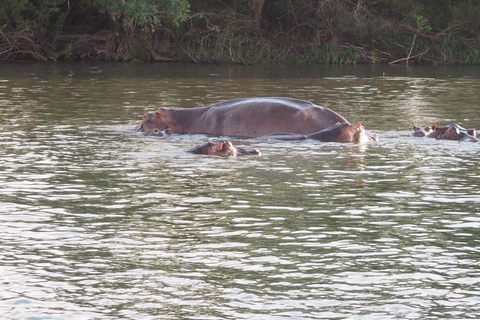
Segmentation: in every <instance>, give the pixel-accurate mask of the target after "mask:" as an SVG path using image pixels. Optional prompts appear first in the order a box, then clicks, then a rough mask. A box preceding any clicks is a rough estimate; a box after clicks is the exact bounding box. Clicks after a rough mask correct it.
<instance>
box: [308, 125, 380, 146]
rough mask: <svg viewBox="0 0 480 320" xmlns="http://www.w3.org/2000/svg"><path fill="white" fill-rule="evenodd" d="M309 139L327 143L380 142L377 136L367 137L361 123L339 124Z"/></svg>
mask: <svg viewBox="0 0 480 320" xmlns="http://www.w3.org/2000/svg"><path fill="white" fill-rule="evenodd" d="M307 138H308V139H315V140H320V141H325V142H365V141H378V137H377V136H376V135H375V134H373V135H370V136H369V135H367V133H366V131H365V127H364V126H362V124H361V123H360V122H359V123H357V124H350V123H348V122H342V123H337V124H336V125H334V126H332V127H330V128H327V129H324V130H322V131H319V132H315V133H312V134H309V135H307Z"/></svg>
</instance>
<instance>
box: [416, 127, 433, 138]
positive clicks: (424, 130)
mask: <svg viewBox="0 0 480 320" xmlns="http://www.w3.org/2000/svg"><path fill="white" fill-rule="evenodd" d="M412 129H413V136H414V137H425V136H426V135H427V134H430V133H432V131H433V130H435V129H436V126H434V129H432V127H430V126H426V127H417V126H413V128H412Z"/></svg>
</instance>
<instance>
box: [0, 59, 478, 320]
mask: <svg viewBox="0 0 480 320" xmlns="http://www.w3.org/2000/svg"><path fill="white" fill-rule="evenodd" d="M255 96H289V97H294V98H298V99H305V100H309V101H313V102H315V103H317V104H320V105H324V106H327V107H330V108H332V109H334V110H336V111H338V112H339V113H341V114H342V115H344V116H345V117H346V118H347V119H349V120H350V121H351V122H357V121H361V122H362V124H364V125H365V126H366V127H367V129H370V130H372V131H374V132H375V133H376V134H377V135H378V136H379V137H380V139H381V140H380V141H378V142H372V143H368V144H361V145H356V144H336V143H320V142H311V141H303V142H268V141H261V140H235V143H236V144H238V145H241V146H246V147H253V148H258V149H260V150H261V151H262V154H263V155H262V157H238V158H228V159H225V158H217V157H206V156H199V155H192V154H189V153H186V152H184V150H186V149H188V148H191V147H193V146H195V145H198V144H200V143H202V142H204V141H206V140H207V137H205V136H202V135H184V136H172V137H168V138H159V137H152V136H144V135H141V134H137V133H135V132H133V131H131V128H133V127H134V126H135V125H136V124H137V123H138V122H139V121H140V120H141V118H142V115H143V113H144V112H145V111H151V110H155V109H156V108H158V107H159V106H171V107H185V108H188V107H194V106H200V105H208V104H211V103H215V102H218V101H220V100H225V99H231V98H239V97H255ZM479 111H480V70H479V69H476V68H443V67H438V68H433V67H430V68H412V69H405V68H403V67H399V68H388V67H386V66H377V67H373V68H372V67H339V68H332V67H329V68H325V67H319V68H317V67H311V66H310V67H293V66H292V67H285V66H273V67H244V66H205V65H203V66H202V65H199V66H196V65H164V64H155V65H131V64H99V65H91V64H83V63H80V64H14V65H2V66H1V69H0V314H1V315H2V317H3V318H4V319H102V320H103V319H209V320H210V319H262V320H263V319H476V318H479V317H480V290H479V289H478V288H479V285H480V260H479V259H480V246H479V241H480V238H479V237H480V232H479V230H480V229H479V228H480V193H479V192H480V183H479V181H480V180H479V178H480V169H479V159H480V157H479V154H480V144H478V143H466V142H465V143H458V142H455V141H436V140H429V139H426V138H425V139H421V138H413V137H410V136H409V133H410V132H409V131H408V130H409V128H410V127H411V126H412V125H414V124H416V125H424V124H433V123H436V124H440V125H443V124H448V123H452V122H457V123H460V124H462V125H464V126H465V127H476V128H477V129H480V115H479V114H480V113H479Z"/></svg>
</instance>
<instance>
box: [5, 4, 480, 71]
mask: <svg viewBox="0 0 480 320" xmlns="http://www.w3.org/2000/svg"><path fill="white" fill-rule="evenodd" d="M478 16H480V5H479V0H456V1H451V0H389V1H378V0H276V1H266V0H222V1H207V0H197V1H188V0H43V1H39V0H33V1H32V0H3V1H2V6H1V7H0V59H40V57H41V60H46V59H62V58H63V59H71V58H77V59H92V58H95V59H107V60H136V59H140V60H148V59H151V60H156V61H179V60H182V61H195V62H197V61H205V62H222V61H229V62H235V63H262V62H295V63H330V64H345V63H379V62H388V63H406V64H409V63H446V64H448V63H456V64H458V63H463V64H480V58H479V52H480V39H479V38H478V34H480V20H479V19H478Z"/></svg>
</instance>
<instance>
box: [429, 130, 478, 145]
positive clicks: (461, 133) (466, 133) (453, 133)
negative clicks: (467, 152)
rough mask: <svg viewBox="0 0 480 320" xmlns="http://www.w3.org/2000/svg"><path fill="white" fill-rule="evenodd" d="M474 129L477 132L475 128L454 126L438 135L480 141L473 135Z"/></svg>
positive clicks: (440, 137) (460, 139)
mask: <svg viewBox="0 0 480 320" xmlns="http://www.w3.org/2000/svg"><path fill="white" fill-rule="evenodd" d="M472 130H473V132H475V130H474V129H470V130H461V129H460V128H458V127H455V126H452V127H449V128H448V129H447V130H446V131H445V132H444V133H443V134H441V135H440V136H438V137H437V139H445V140H459V141H470V142H478V139H477V138H476V137H474V136H473V135H471V133H470V132H472Z"/></svg>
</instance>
